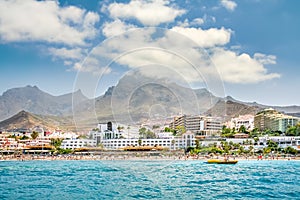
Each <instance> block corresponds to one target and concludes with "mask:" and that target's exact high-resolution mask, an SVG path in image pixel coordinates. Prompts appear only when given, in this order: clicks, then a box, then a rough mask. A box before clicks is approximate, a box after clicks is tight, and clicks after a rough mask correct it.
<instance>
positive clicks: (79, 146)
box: [0, 108, 300, 157]
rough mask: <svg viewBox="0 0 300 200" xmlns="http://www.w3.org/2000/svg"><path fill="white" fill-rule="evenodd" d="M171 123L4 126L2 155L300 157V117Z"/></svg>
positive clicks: (187, 118) (268, 114)
mask: <svg viewBox="0 0 300 200" xmlns="http://www.w3.org/2000/svg"><path fill="white" fill-rule="evenodd" d="M168 123H169V124H167V125H164V126H161V125H159V124H153V123H152V124H141V125H139V126H137V125H121V124H117V123H114V122H106V123H100V124H98V125H97V126H95V128H94V129H92V130H90V131H88V132H86V133H84V134H77V133H75V132H67V131H63V130H59V129H57V130H55V131H52V132H51V131H48V130H44V129H43V128H42V127H39V126H37V127H34V128H32V129H23V128H16V129H13V130H1V132H0V156H2V157H5V156H15V157H18V156H20V155H24V154H25V155H26V154H28V155H52V156H54V155H64V154H86V155H88V154H97V153H99V152H100V153H101V152H104V151H108V152H119V151H124V152H125V151H135V152H137V151H138V152H140V151H143V152H145V151H150V152H161V151H163V152H172V151H173V152H176V151H177V152H178V151H182V152H184V153H189V154H191V155H199V154H202V155H210V154H217V155H224V154H227V155H246V156H247V155H268V156H274V155H297V154H299V153H300V121H299V118H297V117H294V116H289V115H286V114H283V113H280V112H278V111H276V110H274V109H271V108H268V109H264V110H262V111H260V112H258V113H256V115H240V116H238V117H235V118H232V119H230V120H229V121H227V122H225V123H223V122H222V121H221V119H220V118H218V117H209V116H201V115H179V116H175V117H172V118H171V119H169V121H168Z"/></svg>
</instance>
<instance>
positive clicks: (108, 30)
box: [102, 19, 136, 37]
mask: <svg viewBox="0 0 300 200" xmlns="http://www.w3.org/2000/svg"><path fill="white" fill-rule="evenodd" d="M134 28H136V26H134V25H131V24H126V23H124V22H122V21H121V20H119V19H116V20H115V21H113V22H110V23H108V22H106V23H105V24H104V26H103V29H102V33H103V35H104V36H106V37H112V36H116V35H120V34H122V33H124V32H126V31H128V30H130V29H134Z"/></svg>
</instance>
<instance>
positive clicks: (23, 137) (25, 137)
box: [19, 135, 29, 140]
mask: <svg viewBox="0 0 300 200" xmlns="http://www.w3.org/2000/svg"><path fill="white" fill-rule="evenodd" d="M19 139H20V140H28V139H29V137H28V136H26V135H23V136H22V137H20V138H19Z"/></svg>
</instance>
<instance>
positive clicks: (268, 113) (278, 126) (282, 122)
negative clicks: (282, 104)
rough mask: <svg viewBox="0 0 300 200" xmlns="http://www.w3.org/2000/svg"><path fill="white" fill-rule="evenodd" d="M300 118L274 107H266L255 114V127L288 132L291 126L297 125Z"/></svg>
mask: <svg viewBox="0 0 300 200" xmlns="http://www.w3.org/2000/svg"><path fill="white" fill-rule="evenodd" d="M298 121H299V119H298V118H297V117H293V116H289V115H285V114H282V113H280V112H278V111H276V110H274V109H272V108H269V109H265V110H263V111H261V112H259V113H257V114H256V115H255V116H254V127H255V128H258V129H259V130H261V131H262V130H266V129H269V130H271V131H281V132H283V133H285V132H286V130H287V128H288V127H289V126H295V125H296V124H297V123H298Z"/></svg>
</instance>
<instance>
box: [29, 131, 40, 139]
mask: <svg viewBox="0 0 300 200" xmlns="http://www.w3.org/2000/svg"><path fill="white" fill-rule="evenodd" d="M30 136H31V138H32V139H34V140H35V139H36V138H37V137H39V133H38V132H36V131H33V132H32V133H31V134H30Z"/></svg>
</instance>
